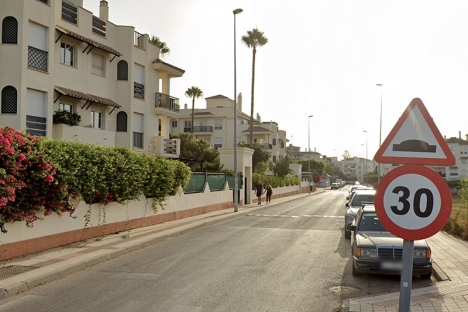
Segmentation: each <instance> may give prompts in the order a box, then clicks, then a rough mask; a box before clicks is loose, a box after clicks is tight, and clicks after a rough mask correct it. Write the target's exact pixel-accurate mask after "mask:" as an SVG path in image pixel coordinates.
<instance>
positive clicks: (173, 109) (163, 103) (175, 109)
mask: <svg viewBox="0 0 468 312" xmlns="http://www.w3.org/2000/svg"><path fill="white" fill-rule="evenodd" d="M155 100H156V102H155V106H154V113H155V114H157V115H165V116H169V117H173V118H175V117H178V116H179V110H180V106H179V99H178V98H175V97H172V96H170V95H167V94H164V93H160V92H157V93H155Z"/></svg>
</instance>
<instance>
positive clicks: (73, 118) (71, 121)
mask: <svg viewBox="0 0 468 312" xmlns="http://www.w3.org/2000/svg"><path fill="white" fill-rule="evenodd" d="M80 121H81V116H80V114H78V113H70V112H69V111H64V110H57V111H55V113H54V116H53V123H54V124H66V125H70V126H77V125H78V124H79V123H80Z"/></svg>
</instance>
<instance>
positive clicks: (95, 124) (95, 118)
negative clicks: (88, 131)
mask: <svg viewBox="0 0 468 312" xmlns="http://www.w3.org/2000/svg"><path fill="white" fill-rule="evenodd" d="M91 128H94V129H103V127H102V112H95V111H92V112H91Z"/></svg>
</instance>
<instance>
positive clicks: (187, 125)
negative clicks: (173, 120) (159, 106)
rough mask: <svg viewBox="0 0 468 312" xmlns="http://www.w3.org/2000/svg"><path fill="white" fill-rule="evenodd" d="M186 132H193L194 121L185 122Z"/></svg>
mask: <svg viewBox="0 0 468 312" xmlns="http://www.w3.org/2000/svg"><path fill="white" fill-rule="evenodd" d="M184 132H192V121H191V120H185V121H184Z"/></svg>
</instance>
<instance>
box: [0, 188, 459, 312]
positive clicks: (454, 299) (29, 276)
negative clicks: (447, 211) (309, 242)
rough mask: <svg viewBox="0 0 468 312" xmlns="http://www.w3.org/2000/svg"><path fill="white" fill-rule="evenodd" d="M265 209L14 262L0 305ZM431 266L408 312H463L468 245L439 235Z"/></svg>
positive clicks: (392, 303)
mask: <svg viewBox="0 0 468 312" xmlns="http://www.w3.org/2000/svg"><path fill="white" fill-rule="evenodd" d="M321 192H323V190H318V191H316V192H314V193H312V194H308V193H305V194H299V195H294V196H289V197H283V198H277V199H274V202H273V203H272V205H277V204H281V203H284V202H290V201H293V200H295V199H298V198H302V197H306V196H313V195H315V194H318V193H321ZM268 207H269V206H266V205H264V204H263V205H261V206H259V205H257V204H251V205H246V206H239V209H238V212H234V209H233V208H231V209H225V210H220V211H214V212H211V213H207V214H203V215H198V216H194V217H190V218H185V219H180V220H176V221H171V222H166V223H162V224H158V225H154V226H149V227H144V228H139V229H133V230H132V231H131V232H130V235H129V237H128V238H123V237H124V236H125V235H126V234H127V233H119V234H112V235H107V236H106V237H104V238H103V239H102V240H99V241H97V240H89V241H88V242H87V243H75V244H72V245H68V246H64V247H59V248H55V249H51V250H47V251H43V252H40V253H37V254H32V255H30V256H28V257H21V258H15V259H11V260H8V261H5V263H2V265H3V266H2V267H0V299H2V298H5V297H10V296H14V295H15V294H17V293H19V292H23V291H26V290H28V289H31V288H33V287H35V286H38V285H40V284H43V283H46V282H50V281H52V280H55V279H57V278H60V277H63V276H65V275H67V274H70V273H73V272H76V271H79V270H83V269H86V268H87V267H91V266H93V265H95V264H98V263H101V262H104V261H107V260H109V259H112V258H116V257H119V256H121V255H123V254H126V253H129V252H132V251H134V250H137V249H140V248H144V247H146V246H149V245H152V244H155V243H157V242H160V241H164V240H166V239H168V238H171V237H175V236H178V235H182V234H184V233H187V232H189V231H192V230H194V229H196V228H199V227H202V226H206V225H210V224H215V223H218V222H222V221H226V220H229V219H233V218H237V217H239V216H242V215H246V214H249V213H252V212H254V211H259V210H262V209H266V208H268ZM428 241H429V244H430V245H431V248H432V257H433V260H434V275H435V276H436V277H437V279H438V280H439V282H438V283H436V284H435V285H433V286H429V287H426V288H422V289H416V290H412V292H411V311H412V312H416V311H418V312H419V311H422V312H439V311H448V312H452V311H457V312H465V311H468V242H465V241H462V240H460V239H457V238H455V237H452V236H450V235H447V234H445V233H443V232H440V233H437V234H436V235H434V236H432V237H431V238H429V239H428ZM399 296H400V294H399V293H398V292H397V293H388V294H381V295H376V296H366V297H359V298H353V299H348V300H344V301H343V302H342V308H341V311H343V312H357V311H366V312H368V311H369V312H370V311H375V312H377V311H378V312H383V311H385V312H389V311H398V306H399Z"/></svg>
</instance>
